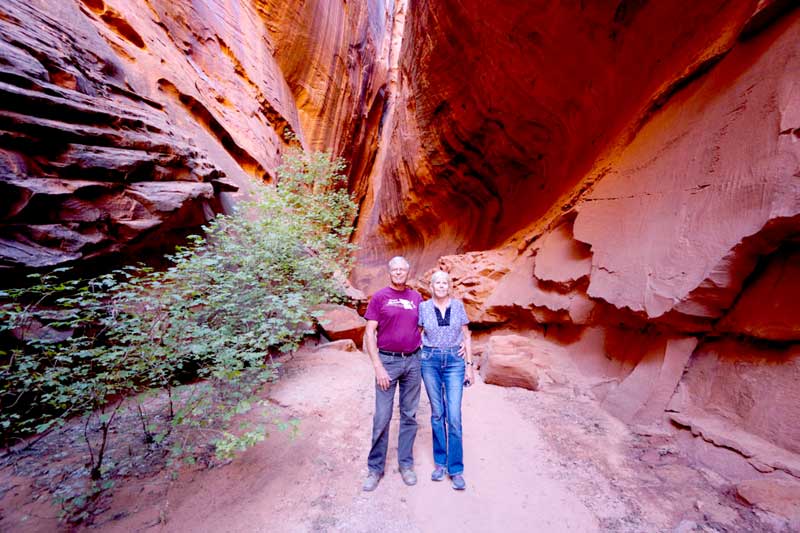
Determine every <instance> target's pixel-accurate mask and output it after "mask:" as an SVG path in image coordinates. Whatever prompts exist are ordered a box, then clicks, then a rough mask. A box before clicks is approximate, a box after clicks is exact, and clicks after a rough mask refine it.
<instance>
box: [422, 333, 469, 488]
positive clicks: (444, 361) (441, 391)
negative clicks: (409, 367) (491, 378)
mask: <svg viewBox="0 0 800 533" xmlns="http://www.w3.org/2000/svg"><path fill="white" fill-rule="evenodd" d="M421 359H422V361H421V362H422V380H423V381H424V382H425V390H426V391H427V393H428V399H429V400H430V402H431V432H432V433H433V462H434V463H436V465H437V466H443V467H446V468H447V473H448V474H450V475H451V476H454V475H456V474H461V473H462V472H464V448H463V445H462V439H461V394H462V392H463V391H464V370H465V368H466V367H465V366H464V360H463V359H462V358H461V357H459V355H458V346H455V347H453V348H429V347H427V346H424V347H423V348H422V356H421Z"/></svg>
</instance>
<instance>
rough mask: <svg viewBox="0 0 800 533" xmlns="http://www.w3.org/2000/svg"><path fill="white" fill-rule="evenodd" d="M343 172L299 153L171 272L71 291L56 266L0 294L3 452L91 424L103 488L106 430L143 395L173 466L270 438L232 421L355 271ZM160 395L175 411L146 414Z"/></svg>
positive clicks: (218, 221)
mask: <svg viewBox="0 0 800 533" xmlns="http://www.w3.org/2000/svg"><path fill="white" fill-rule="evenodd" d="M342 168H343V164H342V162H341V161H340V160H332V159H331V158H330V156H329V155H328V154H321V153H316V154H308V153H305V152H303V151H301V150H299V149H292V150H290V151H289V152H288V153H287V154H286V156H285V159H284V165H283V166H282V167H281V168H280V169H279V171H278V174H277V176H278V179H277V184H276V185H275V186H264V187H261V188H259V189H258V191H257V192H255V193H254V194H253V195H252V198H251V200H250V201H248V202H245V203H243V204H241V205H240V206H239V209H238V210H237V212H236V213H235V214H233V215H230V216H223V215H220V216H217V217H216V218H215V219H214V220H213V221H212V222H211V223H209V224H208V226H207V227H205V228H204V236H192V237H190V238H189V240H188V243H187V244H186V245H185V246H183V247H179V248H178V249H177V251H176V252H175V253H174V254H173V255H172V256H169V259H170V262H171V266H170V267H169V268H167V269H166V270H162V271H155V270H153V269H150V268H146V267H126V268H123V269H121V270H117V271H115V272H112V273H109V274H106V275H102V276H100V277H98V278H95V279H92V280H89V281H81V280H66V281H65V280H64V277H65V276H66V275H67V274H68V272H66V271H65V270H64V269H61V270H60V271H57V272H55V273H52V274H49V275H39V274H34V275H32V276H31V279H32V285H31V286H29V287H26V288H24V289H10V290H5V291H2V292H0V299H1V300H2V305H0V334H2V335H3V336H4V337H5V338H6V339H8V342H6V343H5V344H6V346H4V349H3V350H2V351H0V361H2V363H3V365H2V375H0V402H2V403H0V427H1V428H2V432H3V439H4V441H5V443H6V444H10V443H12V442H13V441H14V439H15V438H21V437H25V436H28V435H32V434H36V433H42V432H44V431H48V430H53V429H55V428H58V427H59V426H61V425H63V424H65V422H66V421H67V419H68V418H71V417H75V416H84V417H85V422H84V423H85V425H86V431H85V434H86V443H87V450H88V453H89V455H90V462H91V477H92V478H93V479H98V478H100V477H102V476H103V474H104V464H103V459H104V453H105V450H106V446H107V443H108V438H109V428H111V426H112V425H113V423H114V419H115V416H116V415H117V413H118V412H119V410H120V408H121V407H122V406H123V404H124V403H125V401H124V398H126V397H128V398H130V397H131V396H136V395H140V396H138V397H137V401H136V409H137V412H138V416H139V417H140V418H141V427H142V431H143V434H144V435H145V439H146V441H147V442H150V443H154V444H155V445H160V446H165V447H166V446H167V445H169V449H170V450H171V451H172V452H171V453H172V456H173V458H174V459H175V460H176V461H178V460H180V461H185V462H191V461H192V460H194V457H195V452H196V451H197V450H198V449H201V448H203V447H204V446H205V445H206V444H208V443H209V442H212V443H216V447H217V453H218V455H219V456H220V457H229V456H230V455H231V454H232V453H234V452H235V451H238V450H242V449H244V448H246V447H247V446H250V445H252V444H254V443H255V442H257V441H258V440H260V439H261V438H263V436H264V435H265V434H266V430H265V428H264V426H263V424H253V425H252V426H251V425H244V426H236V427H235V428H233V427H231V422H232V420H233V418H234V416H235V415H237V414H242V413H244V412H247V411H248V410H250V409H251V408H252V407H253V406H254V405H258V404H259V402H258V400H257V399H256V398H255V396H254V395H255V393H256V392H257V391H258V390H259V388H260V387H261V386H262V385H263V384H264V383H265V382H266V381H268V380H270V379H272V378H273V377H274V372H273V370H274V367H273V365H272V357H271V354H272V353H274V351H280V352H289V351H292V350H294V349H296V348H297V346H298V344H299V342H300V341H301V340H302V338H303V337H304V336H305V335H306V334H308V333H311V332H312V328H313V318H314V316H313V312H312V309H313V308H314V307H315V306H316V305H318V304H320V303H322V302H326V301H331V300H336V299H337V298H338V295H339V294H340V290H339V287H338V286H337V283H336V281H335V280H336V277H337V275H338V274H346V273H347V272H348V271H349V267H350V257H351V256H352V245H351V244H349V237H350V232H351V230H352V221H353V218H354V212H355V211H354V209H355V208H354V203H353V201H352V199H351V198H350V196H349V195H348V194H347V191H346V188H345V183H344V177H343V176H342V175H341V170H342ZM197 378H200V379H202V380H203V381H202V383H200V384H194V385H192V386H190V387H189V386H183V384H184V383H186V382H187V381H188V380H196V379H197ZM159 390H165V391H166V394H167V396H168V398H169V400H168V402H167V403H166V405H165V407H163V409H165V410H166V412H165V413H162V412H160V411H159V413H149V412H148V409H152V405H151V404H152V402H151V404H148V402H147V401H146V398H147V395H146V393H148V391H149V392H150V393H151V394H156V393H155V392H153V391H159ZM129 403H130V402H128V404H129ZM159 409H161V408H160V407H159ZM156 414H158V415H159V416H156ZM163 420H168V423H167V424H166V425H165V424H164V423H163V422H162V421H163ZM90 429H93V430H94V432H93V431H90ZM176 429H179V430H180V433H181V437H180V439H178V438H174V435H175V433H176V431H175V430H176ZM92 433H94V434H96V435H99V437H95V438H94V441H93V438H92V437H90V434H92Z"/></svg>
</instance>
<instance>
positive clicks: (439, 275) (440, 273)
mask: <svg viewBox="0 0 800 533" xmlns="http://www.w3.org/2000/svg"><path fill="white" fill-rule="evenodd" d="M440 279H441V280H444V281H446V282H447V284H448V285H452V284H453V281H452V280H451V279H450V274H448V273H447V272H445V271H444V270H437V271H436V272H434V273H433V274H431V285H433V284H434V282H436V281H439V280H440Z"/></svg>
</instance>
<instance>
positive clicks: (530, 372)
mask: <svg viewBox="0 0 800 533" xmlns="http://www.w3.org/2000/svg"><path fill="white" fill-rule="evenodd" d="M534 357H535V353H534V350H533V345H532V343H531V341H530V340H529V339H527V338H525V337H521V336H519V335H495V336H492V337H491V338H490V339H489V344H488V346H487V348H486V351H485V352H484V354H483V358H482V360H481V370H480V371H481V376H482V377H483V381H484V382H485V383H489V384H492V385H500V386H503V387H522V388H524V389H529V390H533V391H535V390H539V368H538V367H537V365H536V364H535V363H534Z"/></svg>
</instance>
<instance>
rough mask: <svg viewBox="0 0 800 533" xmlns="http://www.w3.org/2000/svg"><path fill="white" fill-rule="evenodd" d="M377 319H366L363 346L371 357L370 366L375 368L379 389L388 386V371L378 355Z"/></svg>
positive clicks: (384, 388)
mask: <svg viewBox="0 0 800 533" xmlns="http://www.w3.org/2000/svg"><path fill="white" fill-rule="evenodd" d="M377 333H378V321H377V320H367V327H366V329H365V330H364V346H365V347H366V348H367V355H369V358H370V359H372V366H373V367H374V368H375V381H376V382H377V383H378V386H379V387H380V388H381V390H387V389H388V388H389V383H390V382H391V380H390V379H389V373H388V372H386V369H385V368H383V363H382V362H381V358H380V357H379V356H378V336H377Z"/></svg>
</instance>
